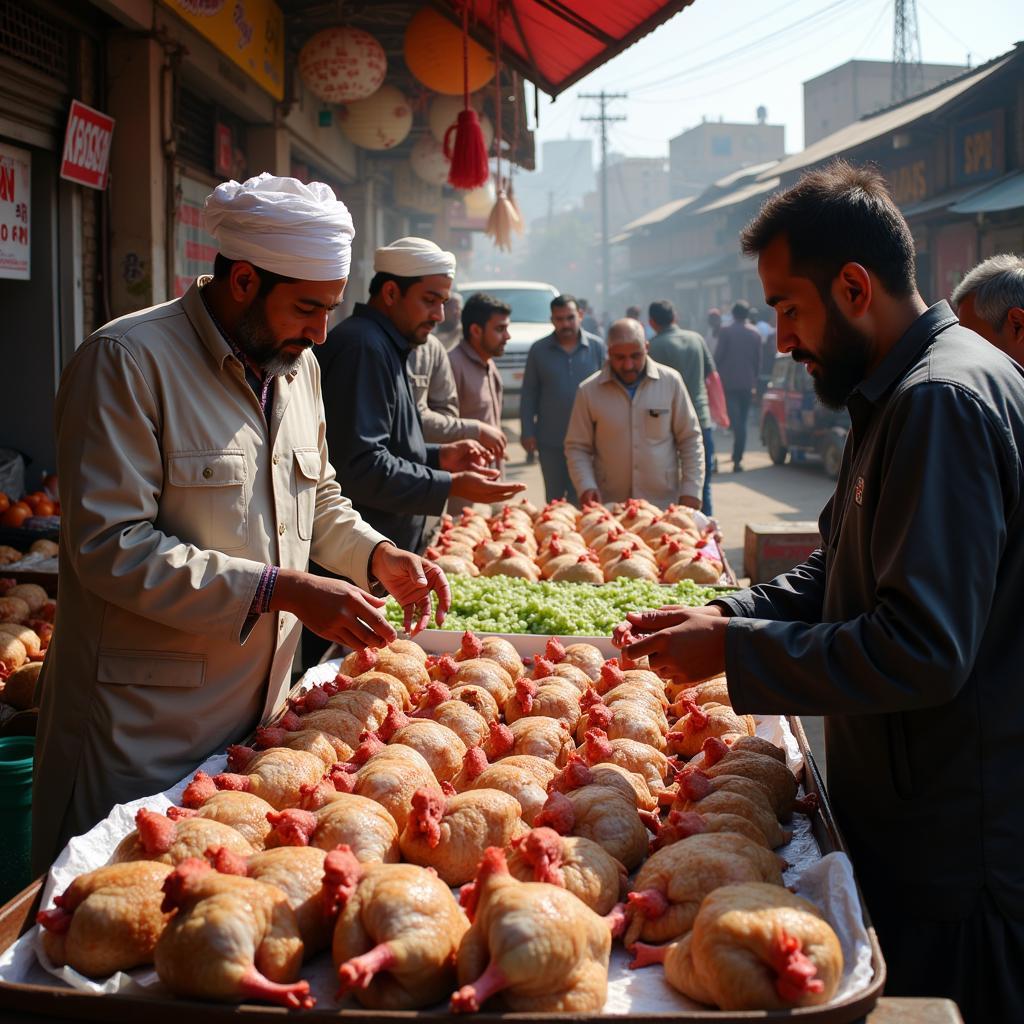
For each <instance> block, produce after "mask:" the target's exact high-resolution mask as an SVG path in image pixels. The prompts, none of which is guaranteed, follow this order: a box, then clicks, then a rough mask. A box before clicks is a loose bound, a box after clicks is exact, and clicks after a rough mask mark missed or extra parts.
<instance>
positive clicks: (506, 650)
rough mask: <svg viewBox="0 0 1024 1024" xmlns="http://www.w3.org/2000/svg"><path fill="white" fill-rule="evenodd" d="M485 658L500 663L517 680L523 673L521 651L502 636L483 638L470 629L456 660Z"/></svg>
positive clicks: (463, 638) (513, 680)
mask: <svg viewBox="0 0 1024 1024" xmlns="http://www.w3.org/2000/svg"><path fill="white" fill-rule="evenodd" d="M474 658H483V659H484V660H485V661H493V662H496V663H497V664H499V665H500V666H501V667H502V668H503V669H504V670H505V671H506V672H507V673H508V674H509V677H510V678H511V680H512V682H515V681H516V680H517V679H518V678H519V677H520V676H521V675H522V674H523V659H522V658H520V657H519V652H518V651H517V650H516V649H515V648H514V647H513V646H512V645H511V644H510V643H509V642H508V641H507V640H503V639H502V638H501V637H500V636H489V637H486V638H485V639H481V638H480V637H478V636H476V635H475V634H474V633H471V632H470V631H469V630H466V632H465V633H463V634H462V646H461V648H460V649H459V652H458V653H457V654H456V655H455V660H456V661H470V660H472V659H474Z"/></svg>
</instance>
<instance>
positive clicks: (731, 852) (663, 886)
mask: <svg viewBox="0 0 1024 1024" xmlns="http://www.w3.org/2000/svg"><path fill="white" fill-rule="evenodd" d="M784 864H785V862H784V861H783V860H782V858H781V857H779V856H778V855H777V854H774V853H772V852H771V851H770V850H766V849H765V848H764V847H763V846H759V845H758V844H757V843H754V842H751V840H749V839H747V838H746V836H741V835H736V834H735V833H729V832H719V833H705V834H700V835H693V836H690V837H689V838H688V839H683V840H681V841H680V842H678V843H673V844H672V845H671V846H666V847H664V849H661V850H658V851H657V852H655V853H653V854H651V856H650V857H649V858H648V860H647V863H646V864H644V866H643V867H642V868H640V870H639V871H638V872H637V873H636V877H635V878H634V879H633V891H632V892H631V893H630V894H629V897H628V899H629V915H630V922H629V925H628V927H627V928H626V937H625V943H626V945H627V946H629V945H631V944H632V943H633V942H635V941H636V940H637V939H643V940H644V941H645V942H666V941H668V940H669V939H675V938H677V937H678V936H680V935H682V934H684V933H685V932H688V931H689V930H690V928H691V926H692V925H693V920H694V918H695V917H696V916H697V911H698V910H699V909H700V904H701V900H703V899H704V897H705V896H707V894H708V893H709V892H711V891H712V890H714V889H717V888H718V887H719V886H720V885H730V884H732V883H733V882H771V883H772V884H773V885H779V886H781V885H782V868H783V866H784Z"/></svg>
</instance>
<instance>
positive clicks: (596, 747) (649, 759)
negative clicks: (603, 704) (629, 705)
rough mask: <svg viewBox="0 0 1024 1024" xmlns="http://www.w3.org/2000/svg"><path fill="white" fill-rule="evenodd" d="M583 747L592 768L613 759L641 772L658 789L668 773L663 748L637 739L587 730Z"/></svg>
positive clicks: (648, 782)
mask: <svg viewBox="0 0 1024 1024" xmlns="http://www.w3.org/2000/svg"><path fill="white" fill-rule="evenodd" d="M583 750H584V756H585V757H586V759H587V764H589V765H590V766H591V767H593V766H594V765H595V764H600V763H601V762H602V761H611V763H612V764H617V765H619V766H620V767H622V768H625V769H626V770H627V771H630V772H636V773H637V774H638V775H642V776H643V777H644V778H645V779H646V780H647V784H648V785H649V786H654V787H657V788H658V789H660V788H661V786H662V785H663V784H664V780H665V776H666V775H667V774H668V770H669V762H668V758H667V757H666V756H665V755H664V754H663V753H662V752H661V751H660V750H656V749H655V748H654V747H651V746H648V745H647V744H646V743H638V742H637V741H636V740H625V739H624V740H610V739H608V737H607V735H605V732H604V730H603V729H590V730H588V732H587V734H586V737H585V741H584V748H583Z"/></svg>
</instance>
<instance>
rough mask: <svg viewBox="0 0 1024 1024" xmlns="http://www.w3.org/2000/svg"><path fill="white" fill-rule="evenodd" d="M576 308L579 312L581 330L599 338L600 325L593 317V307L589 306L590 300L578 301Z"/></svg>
mask: <svg viewBox="0 0 1024 1024" xmlns="http://www.w3.org/2000/svg"><path fill="white" fill-rule="evenodd" d="M577 308H578V309H579V312H580V318H581V322H582V324H583V330H585V331H587V332H588V333H589V334H596V335H597V336H598V337H600V335H601V325H600V324H599V323H598V322H597V317H596V316H594V307H593V306H591V305H590V300H589V299H578V300H577Z"/></svg>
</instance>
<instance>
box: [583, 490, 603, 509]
mask: <svg viewBox="0 0 1024 1024" xmlns="http://www.w3.org/2000/svg"><path fill="white" fill-rule="evenodd" d="M588 501H596V502H597V503H598V505H600V504H601V492H600V491H599V490H598V489H597V488H596V487H589V488H587V490H585V491H584V492H583V493H582V494H581V495H580V506H581V507H582V506H583V505H586V503H587V502H588Z"/></svg>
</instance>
